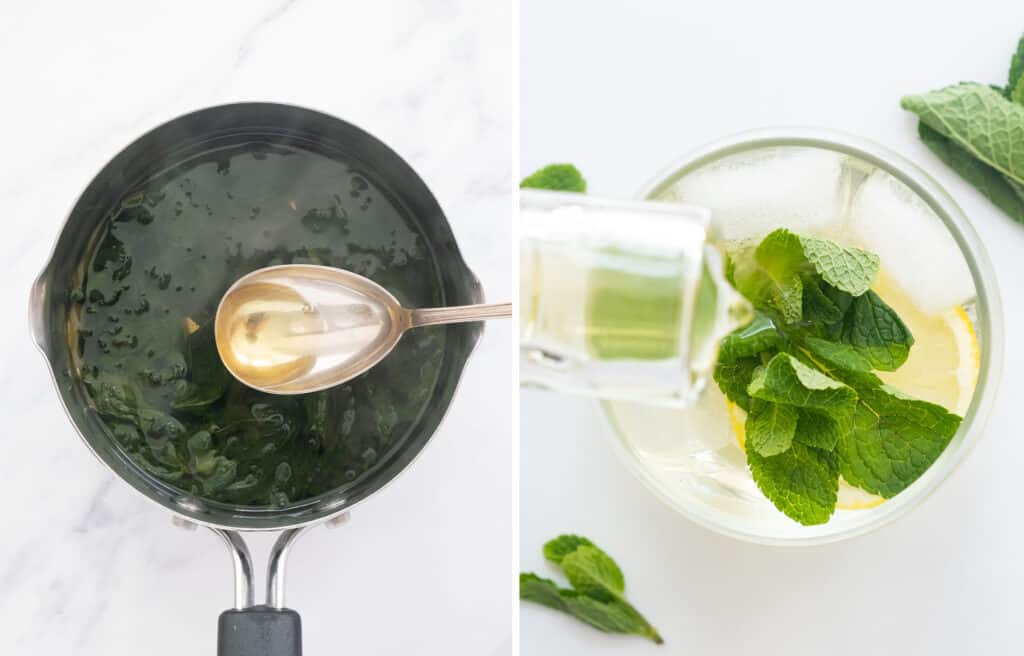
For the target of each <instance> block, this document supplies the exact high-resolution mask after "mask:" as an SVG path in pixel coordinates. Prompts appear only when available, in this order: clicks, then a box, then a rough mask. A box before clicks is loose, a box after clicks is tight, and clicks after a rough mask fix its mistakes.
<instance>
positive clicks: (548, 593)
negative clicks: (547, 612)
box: [519, 574, 568, 611]
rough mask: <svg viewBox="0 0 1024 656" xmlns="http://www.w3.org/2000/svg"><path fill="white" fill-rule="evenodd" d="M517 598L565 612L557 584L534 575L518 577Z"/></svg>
mask: <svg viewBox="0 0 1024 656" xmlns="http://www.w3.org/2000/svg"><path fill="white" fill-rule="evenodd" d="M519 598H520V599H525V600H527V601H532V602H535V603H538V604H541V605H542V606H547V607H548V608H554V609H555V610H562V611H567V610H568V608H567V607H566V605H565V599H564V597H563V596H562V594H561V591H560V590H559V587H558V584H557V583H555V582H554V581H552V580H550V579H544V578H541V577H539V576H537V575H536V574H520V575H519Z"/></svg>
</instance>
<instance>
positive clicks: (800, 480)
mask: <svg viewBox="0 0 1024 656" xmlns="http://www.w3.org/2000/svg"><path fill="white" fill-rule="evenodd" d="M747 463H748V464H749V465H750V473H751V475H752V476H753V477H754V482H755V483H757V487H758V488H759V489H760V490H761V492H763V493H764V495H765V496H766V497H768V499H769V500H770V501H771V502H772V503H774V504H775V507H776V508H778V509H779V510H781V511H782V512H784V513H785V514H786V515H787V516H789V517H790V518H792V519H794V520H796V521H797V522H799V523H801V524H803V525H805V526H810V525H814V524H823V523H825V522H827V521H828V519H829V517H831V516H832V513H833V511H834V510H835V507H836V497H837V495H838V493H839V465H838V463H837V461H836V457H835V455H834V454H832V453H829V452H828V451H823V450H821V449H816V448H814V447H809V446H805V445H804V444H802V443H800V442H794V443H793V444H792V446H791V447H790V448H789V449H787V450H786V451H785V452H783V453H780V454H778V455H774V456H770V457H765V456H762V455H760V454H759V453H757V452H756V451H753V450H747Z"/></svg>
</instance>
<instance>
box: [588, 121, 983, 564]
mask: <svg viewBox="0 0 1024 656" xmlns="http://www.w3.org/2000/svg"><path fill="white" fill-rule="evenodd" d="M759 167H761V168H759ZM719 171H725V172H726V173H727V174H728V175H732V176H736V177H734V178H731V179H730V178H728V177H721V178H716V177H715V175H717V172H719ZM697 173H700V174H701V175H700V176H695V174H697ZM719 184H720V185H721V189H720V192H721V193H720V195H719V196H715V191H714V190H715V189H716V188H717V187H716V185H719ZM709 189H710V190H711V191H710V192H709V191H708V190H709ZM702 190H703V191H702ZM708 194H710V195H708ZM638 195H639V197H640V198H647V199H656V200H674V201H680V202H693V203H697V204H704V205H705V206H708V207H709V208H710V209H711V211H712V226H713V231H716V232H717V233H718V235H719V236H720V237H721V238H723V239H726V240H732V239H737V238H740V237H742V235H740V234H738V232H742V231H744V230H746V231H748V232H753V233H760V234H761V235H763V234H764V233H766V232H768V231H769V230H771V229H773V228H775V227H780V226H783V227H789V228H792V229H794V230H795V231H797V232H809V233H811V234H815V233H816V234H820V235H823V236H827V237H831V238H834V239H836V240H837V241H840V242H844V243H848V244H852V245H863V246H864V247H866V248H868V249H869V250H876V252H878V249H874V248H871V244H865V243H863V242H864V235H868V236H869V237H871V235H874V234H879V235H880V234H882V231H878V230H875V231H872V229H871V228H879V227H882V228H884V233H885V236H884V239H883V238H879V239H880V241H878V242H877V243H878V245H880V246H881V247H882V248H883V250H889V252H896V253H903V254H904V255H900V256H899V257H898V258H897V259H898V260H899V262H898V264H899V265H900V267H901V269H902V273H903V278H906V277H907V276H908V271H909V272H910V275H911V277H912V283H913V284H907V283H908V282H911V281H908V280H903V285H901V286H900V288H901V289H905V290H908V294H909V295H911V296H913V297H914V298H915V299H916V300H915V303H921V304H925V305H927V304H930V303H933V302H934V303H937V304H941V303H942V302H946V301H948V299H949V298H953V297H952V296H950V294H959V295H960V296H958V297H956V298H957V299H958V300H957V301H956V304H957V305H958V306H959V308H962V310H963V313H962V314H961V316H965V318H967V317H969V319H970V322H971V323H972V324H973V328H974V332H975V334H976V336H977V344H978V349H977V354H978V370H977V379H976V383H975V386H974V391H973V394H972V395H970V396H969V397H967V396H965V395H963V394H961V398H962V400H963V403H962V404H961V407H958V408H956V409H955V411H956V412H958V413H959V414H962V415H963V417H964V419H963V422H962V423H961V425H960V428H959V430H958V432H957V433H956V435H955V436H954V437H953V439H952V441H951V442H950V443H949V445H948V446H947V447H946V449H945V451H944V452H943V453H942V455H941V456H940V457H939V459H938V460H937V461H936V462H935V463H933V465H932V466H931V467H930V468H929V469H928V470H927V471H926V472H925V473H924V474H922V475H921V476H920V477H919V478H918V479H917V480H916V481H915V482H914V483H913V484H911V485H910V486H909V487H908V488H907V489H905V490H904V491H903V492H901V493H900V494H898V495H896V496H895V497H893V498H891V499H886V500H885V501H884V502H881V503H878V504H877V505H874V504H873V503H869V502H867V501H864V500H858V499H857V498H854V499H853V505H855V506H858V505H859V506H861V507H859V508H857V509H839V510H837V511H836V513H835V514H834V515H833V516H832V518H831V519H830V520H829V522H828V523H825V524H821V525H817V526H802V525H800V524H798V523H796V522H794V521H792V520H790V519H789V518H788V517H786V516H784V515H783V514H782V513H781V512H779V511H778V510H776V509H775V507H774V506H773V505H772V504H771V503H770V502H769V501H768V500H767V499H766V498H764V496H763V495H761V494H760V492H759V491H758V490H757V488H756V486H755V485H754V483H753V480H752V479H751V478H750V474H749V472H748V471H747V470H746V466H745V456H744V454H743V451H742V449H741V448H740V447H739V444H738V442H737V440H736V436H735V432H734V431H733V430H730V424H729V422H730V413H729V412H728V410H727V409H726V405H725V400H724V397H722V396H721V394H720V393H719V392H718V390H717V389H712V388H714V387H715V386H714V383H713V382H712V383H711V384H710V386H709V389H708V391H707V392H706V394H711V395H718V399H719V401H714V402H709V404H702V406H704V407H703V409H697V408H691V409H686V410H663V409H655V408H650V407H644V406H640V405H638V404H631V403H628V402H613V401H605V402H602V403H601V404H600V407H601V411H602V413H603V415H604V416H605V418H606V419H607V425H608V427H609V429H610V430H609V431H607V432H608V433H609V434H610V435H611V436H612V440H611V442H612V444H613V445H614V448H615V450H616V451H617V453H618V454H619V456H620V457H621V458H622V460H623V461H624V462H625V463H626V464H627V466H628V467H629V468H630V470H632V471H633V473H634V474H635V475H636V476H637V477H638V478H639V479H640V480H641V481H642V482H643V483H644V485H645V486H646V487H647V488H648V489H649V490H651V491H652V492H653V493H654V494H655V495H656V496H657V497H658V498H660V499H661V500H662V501H663V502H665V503H667V504H668V505H669V506H670V507H672V508H674V509H675V510H676V511H678V512H679V513H681V514H682V515H684V516H686V517H688V518H689V519H691V520H693V521H695V522H697V523H698V524H700V525H702V526H704V527H706V528H709V529H711V530H713V531H716V532H718V533H722V534H724V535H728V536H731V537H734V538H737V539H741V540H746V541H750V542H756V543H760V544H771V545H812V544H823V543H827V542H833V541H837V540H842V539H845V538H849V537H853V536H856V535H861V534H863V533H866V532H868V531H872V530H874V529H876V528H878V527H880V526H882V525H884V524H886V523H888V522H890V521H892V520H894V519H896V518H897V517H899V516H901V515H903V514H904V513H906V512H907V511H908V510H910V509H911V508H913V507H916V506H917V505H918V504H920V503H921V502H922V501H923V500H924V499H925V498H926V497H927V496H928V495H929V494H930V493H931V492H932V491H934V490H935V489H936V488H937V487H938V486H939V485H940V484H941V483H942V482H943V481H944V480H945V479H946V477H947V476H949V474H950V473H951V472H952V471H953V469H954V468H956V466H957V465H958V464H960V462H962V461H963V460H964V458H965V457H966V456H967V454H968V453H969V452H970V450H971V448H972V447H973V446H974V445H975V444H976V443H977V441H978V440H979V439H980V437H981V434H982V430H983V427H984V422H985V419H986V418H987V416H988V414H989V411H990V409H991V407H992V403H993V401H994V399H995V393H996V387H997V385H998V381H999V377H1000V368H1001V365H1002V354H1003V318H1002V308H1001V306H1000V301H999V294H998V291H997V288H996V280H995V273H994V272H993V270H992V265H991V263H990V262H989V259H988V255H987V254H986V253H985V250H984V248H983V247H982V245H981V242H980V240H979V239H978V236H977V234H976V233H975V231H974V229H973V228H972V227H971V225H970V223H969V222H968V220H967V217H966V216H965V215H964V213H963V211H962V210H961V209H960V208H959V207H958V206H957V204H956V203H955V202H954V201H953V199H952V198H951V197H950V196H949V194H948V193H946V191H945V190H943V189H942V188H941V187H940V186H939V184H938V183H937V182H936V181H935V180H934V179H933V178H932V177H930V176H929V175H928V174H926V173H925V172H924V171H922V170H921V169H920V168H918V167H917V166H915V165H914V164H912V163H911V162H909V161H907V160H906V159H904V158H903V157H901V156H899V155H897V154H896V153H894V152H892V151H890V150H888V149H887V148H884V147H882V146H879V145H877V144H875V143H872V142H870V141H866V140H864V139H860V138H857V137H853V136H849V135H845V134H842V133H837V132H833V131H829V130H821V129H807V128H773V129H764V130H756V131H752V132H745V133H742V134H738V135H735V136H732V137H728V138H726V139H723V140H721V141H717V142H715V143H712V144H710V145H708V146H705V147H703V148H701V149H699V150H697V151H696V152H693V153H691V154H690V155H688V156H686V157H684V158H683V159H681V160H680V161H678V162H676V163H674V164H673V165H672V166H670V167H669V168H667V169H665V170H664V171H663V172H662V173H661V174H659V175H658V176H656V177H655V178H654V179H653V180H652V181H651V182H650V183H649V184H648V185H646V186H645V187H644V188H643V189H642V190H641V191H640V192H639V194H638ZM695 196H696V197H695ZM709 199H710V200H711V202H708V200H709ZM887 202H891V203H892V204H891V205H889V206H888V209H890V210H892V213H893V216H895V214H896V213H897V212H899V211H903V212H905V215H904V216H903V217H901V220H898V221H888V220H887V217H888V216H889V213H888V212H886V211H882V212H881V213H879V212H871V211H869V210H872V209H873V210H878V209H882V210H885V209H886V205H885V203H887ZM716 205H717V206H716ZM883 215H884V216H885V217H886V221H885V222H884V224H880V223H878V222H877V219H876V218H875V217H877V216H883ZM872 221H875V223H872ZM759 222H760V224H761V225H759ZM915 222H917V223H915ZM794 224H796V225H794ZM836 234H839V235H840V236H838V237H837V236H836ZM749 236H750V237H751V238H753V235H749ZM858 236H859V237H860V238H858ZM871 238H872V239H874V238H873V237H871ZM929 240H930V241H931V244H928V243H927V242H928V241H929ZM858 242H859V243H858ZM894 249H895V250H894ZM900 249H904V250H900ZM957 253H959V256H960V257H962V260H963V266H960V265H958V264H955V263H952V262H953V260H955V259H957ZM879 255H881V257H882V265H883V270H884V269H885V267H886V262H887V258H886V254H885V253H884V252H879ZM929 257H931V259H929ZM950 258H952V259H950ZM891 259H892V258H889V261H891ZM918 261H920V265H919V264H918ZM929 264H930V265H932V266H933V267H938V268H932V269H931V270H929V268H928V266H929ZM919 269H920V270H919ZM950 272H952V273H950ZM957 272H959V273H957ZM940 275H944V276H947V277H948V279H947V280H942V279H940V278H939V276H940ZM896 280H897V283H899V280H900V278H899V277H897V278H896ZM958 311H960V310H958ZM960 353H961V355H962V353H963V352H962V351H961V352H960ZM961 360H962V358H961ZM968 398H969V402H968V401H967V399H968ZM716 404H717V405H716ZM732 420H733V421H735V418H733V419H732ZM861 501H864V502H863V503H861ZM847 507H848V508H850V504H847Z"/></svg>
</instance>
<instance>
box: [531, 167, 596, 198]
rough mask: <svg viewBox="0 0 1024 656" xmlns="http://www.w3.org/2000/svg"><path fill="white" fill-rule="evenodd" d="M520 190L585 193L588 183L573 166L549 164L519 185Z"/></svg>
mask: <svg viewBox="0 0 1024 656" xmlns="http://www.w3.org/2000/svg"><path fill="white" fill-rule="evenodd" d="M519 187H520V189H528V188H529V189H550V190H552V191H573V192H577V193H581V194H582V193H583V192H585V191H586V190H587V181H586V180H585V179H584V178H583V174H582V173H580V171H579V169H577V168H576V167H575V166H573V165H572V164H548V165H547V166H545V167H544V168H542V169H539V170H537V171H534V172H533V173H531V174H530V175H528V176H526V177H525V178H523V181H522V182H520V183H519Z"/></svg>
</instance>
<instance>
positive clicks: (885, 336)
mask: <svg viewBox="0 0 1024 656" xmlns="http://www.w3.org/2000/svg"><path fill="white" fill-rule="evenodd" d="M828 332H829V336H830V337H831V338H832V339H833V340H838V341H839V342H841V343H842V344H847V345H849V346H851V347H852V348H853V349H854V351H856V353H858V354H859V355H861V356H863V358H864V359H865V360H867V361H868V362H870V363H871V366H872V367H873V368H875V369H880V370H882V371H895V370H896V369H898V368H899V367H900V366H901V365H902V364H903V363H904V362H906V361H907V356H909V355H910V347H911V346H913V344H914V336H913V335H911V334H910V330H909V329H908V328H907V326H906V325H905V324H904V323H903V321H902V320H901V319H900V318H899V315H897V314H896V312H895V311H893V309H892V308H891V307H889V306H888V304H886V302H885V301H883V300H882V299H881V297H880V296H879V295H878V294H876V293H875V292H873V291H870V290H868V292H867V293H865V294H862V295H861V296H857V297H854V298H853V299H851V300H850V304H849V307H847V308H846V309H845V311H844V314H843V318H842V320H841V321H839V322H837V323H836V324H833V325H832V326H830V327H829V328H828ZM818 348H819V349H820V348H821V345H820V344H818ZM838 355H839V351H838V350H835V351H834V352H833V357H836V356H838ZM850 362H852V359H851V360H850ZM836 364H840V363H838V362H837V363H836ZM840 366H844V365H842V364H840ZM845 368H849V369H857V370H860V368H859V367H852V366H850V367H845Z"/></svg>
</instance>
